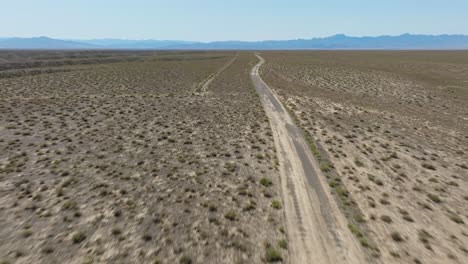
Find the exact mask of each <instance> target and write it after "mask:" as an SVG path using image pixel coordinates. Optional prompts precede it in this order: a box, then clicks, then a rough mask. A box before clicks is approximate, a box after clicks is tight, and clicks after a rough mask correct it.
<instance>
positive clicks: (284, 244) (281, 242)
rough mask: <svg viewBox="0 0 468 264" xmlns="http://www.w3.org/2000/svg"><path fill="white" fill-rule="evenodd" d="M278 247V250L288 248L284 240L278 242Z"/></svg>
mask: <svg viewBox="0 0 468 264" xmlns="http://www.w3.org/2000/svg"><path fill="white" fill-rule="evenodd" d="M278 246H279V247H280V248H283V249H287V248H288V242H287V241H286V239H281V240H280V241H278Z"/></svg>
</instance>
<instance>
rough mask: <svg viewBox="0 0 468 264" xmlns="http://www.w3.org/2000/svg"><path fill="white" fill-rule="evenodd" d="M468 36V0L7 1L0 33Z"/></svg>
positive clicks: (0, 2)
mask: <svg viewBox="0 0 468 264" xmlns="http://www.w3.org/2000/svg"><path fill="white" fill-rule="evenodd" d="M337 33H344V34H347V35H351V36H364V35H367V36H376V35H399V34H402V33H420V34H468V0H353V1H352V0H232V1H228V0H185V1H183V0H167V1H163V0H0V37H13V36H16V37H32V36H49V37H53V38H67V39H89V38H127V39H177V40H194V41H213V40H267V39H296V38H312V37H324V36H330V35H334V34H337Z"/></svg>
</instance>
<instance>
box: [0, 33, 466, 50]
mask: <svg viewBox="0 0 468 264" xmlns="http://www.w3.org/2000/svg"><path fill="white" fill-rule="evenodd" d="M0 49H135V50H152V49H160V50H182V49H190V50H212V49H214V50H225V49H234V50H295V49H297V50H303V49H468V36H467V35H412V34H404V35H400V36H378V37H350V36H346V35H343V34H339V35H334V36H331V37H326V38H312V39H295V40H266V41H215V42H193V41H179V40H126V39H92V40H61V39H52V38H48V37H33V38H0Z"/></svg>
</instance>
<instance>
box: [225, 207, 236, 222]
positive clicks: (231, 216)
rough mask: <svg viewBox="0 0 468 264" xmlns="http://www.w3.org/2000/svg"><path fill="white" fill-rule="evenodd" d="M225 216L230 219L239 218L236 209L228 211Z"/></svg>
mask: <svg viewBox="0 0 468 264" xmlns="http://www.w3.org/2000/svg"><path fill="white" fill-rule="evenodd" d="M224 217H225V218H226V219H228V220H231V221H235V220H236V219H237V214H236V212H235V211H234V210H230V211H229V212H227V213H226V214H225V215H224Z"/></svg>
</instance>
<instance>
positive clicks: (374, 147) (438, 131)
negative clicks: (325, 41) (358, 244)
mask: <svg viewBox="0 0 468 264" xmlns="http://www.w3.org/2000/svg"><path fill="white" fill-rule="evenodd" d="M262 56H264V57H265V58H266V60H267V63H266V64H265V65H264V66H263V67H262V77H263V79H264V80H265V81H266V82H267V83H268V85H269V86H270V88H272V89H273V90H274V91H275V92H276V93H277V94H278V97H279V98H280V99H281V101H282V102H283V103H284V105H285V107H287V108H289V109H290V110H291V111H292V112H293V113H294V114H295V116H296V117H297V119H298V121H299V125H300V126H301V127H303V128H304V129H305V130H306V131H308V132H309V134H311V135H312V136H313V138H314V140H315V141H316V142H318V143H320V144H321V145H322V146H323V148H324V149H325V151H326V153H327V154H328V156H329V158H330V161H331V163H332V166H333V167H334V169H333V170H334V171H335V172H336V174H337V176H336V177H335V176H333V177H327V179H328V181H329V185H330V186H334V187H335V186H336V188H340V189H339V190H340V193H342V194H343V196H346V197H351V198H352V202H351V203H349V204H348V205H346V206H347V207H353V208H357V209H359V210H360V211H361V212H362V213H363V217H362V218H360V219H351V221H358V222H360V223H362V231H363V232H364V233H365V234H366V237H367V238H368V241H370V242H371V243H370V244H371V245H373V246H375V247H376V249H378V250H375V251H374V253H375V254H374V258H375V261H376V262H377V263H416V264H419V263H424V264H426V263H430V264H432V263H434V264H439V263H440V264H445V263H460V264H461V263H468V228H467V224H468V206H467V204H468V195H467V193H468V162H467V161H468V156H467V154H468V123H467V121H468V119H467V117H468V104H467V103H468V52H462V51H446V52H444V51H440V52H438V51H413V52H406V51H399V52H396V51H395V52H384V51H379V52H373V51H372V52H371V51H360V52H358V51H342V52H339V51H335V52H326V51H323V52H318V51H317V52H315V51H314V52H265V53H263V54H262ZM344 188H345V190H344ZM364 242H366V241H364ZM364 245H366V246H367V244H366V243H364ZM377 253H378V254H377Z"/></svg>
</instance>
